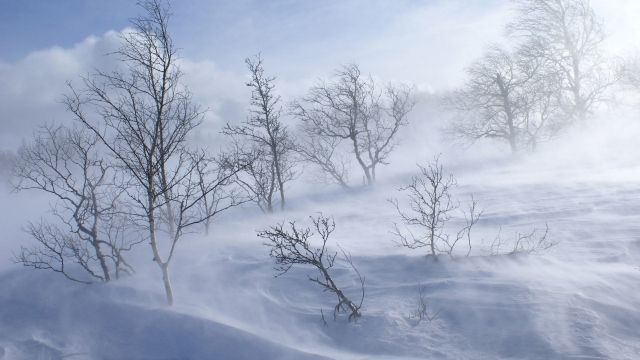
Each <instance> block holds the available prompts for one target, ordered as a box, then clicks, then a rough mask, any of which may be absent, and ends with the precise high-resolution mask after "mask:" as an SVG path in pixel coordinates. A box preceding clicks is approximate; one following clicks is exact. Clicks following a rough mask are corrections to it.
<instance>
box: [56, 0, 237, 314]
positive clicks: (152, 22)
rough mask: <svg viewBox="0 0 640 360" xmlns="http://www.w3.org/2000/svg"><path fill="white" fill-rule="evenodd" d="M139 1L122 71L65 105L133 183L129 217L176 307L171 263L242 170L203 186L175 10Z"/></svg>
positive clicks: (97, 78)
mask: <svg viewBox="0 0 640 360" xmlns="http://www.w3.org/2000/svg"><path fill="white" fill-rule="evenodd" d="M139 4H140V6H141V7H142V9H143V10H144V15H142V16H140V17H137V18H135V19H133V20H132V22H131V24H132V27H133V30H131V31H128V32H125V33H123V35H122V46H121V48H120V49H119V50H118V51H117V52H116V53H115V55H116V56H117V57H118V58H119V59H120V60H121V62H122V68H123V69H122V70H116V71H113V72H109V73H106V72H101V71H98V72H97V73H96V74H95V75H93V76H90V77H86V78H84V89H83V90H82V91H77V90H75V89H74V88H73V87H71V94H70V95H69V96H67V98H66V105H67V107H68V110H69V111H70V112H71V113H72V114H74V115H75V117H76V119H77V120H78V121H80V122H81V123H82V124H84V125H85V126H86V127H87V128H88V129H90V130H91V131H92V132H93V133H94V134H96V136H98V138H99V139H100V140H101V143H102V144H103V146H104V147H105V148H106V149H107V150H108V151H109V153H110V155H111V156H112V157H113V159H114V161H115V163H116V164H117V165H118V166H119V167H120V168H122V169H123V171H124V172H125V173H126V174H127V175H128V177H129V178H130V179H129V180H128V182H127V185H128V186H127V187H126V192H127V195H128V197H129V200H130V202H131V203H132V212H131V214H130V216H131V217H132V219H133V221H134V222H135V223H136V224H137V225H138V226H140V227H141V228H143V229H145V231H146V232H147V240H148V241H149V244H150V246H151V251H152V254H153V261H154V262H155V263H156V264H157V265H158V267H159V268H160V270H161V271H162V278H163V283H164V289H165V293H166V297H167V302H168V303H169V304H170V305H171V304H173V291H172V287H171V281H170V277H169V265H170V264H171V260H172V259H173V256H174V255H175V250H176V245H177V244H178V243H179V242H180V239H181V238H182V235H183V234H184V233H185V231H187V230H188V229H189V228H191V227H192V226H194V225H197V224H202V223H203V222H205V221H206V220H207V219H209V218H211V217H212V216H213V213H211V212H209V213H207V212H205V213H203V212H202V211H201V208H200V205H201V204H202V203H203V202H204V199H205V198H206V197H207V196H210V194H212V193H214V192H215V191H216V190H217V189H219V188H220V187H221V186H225V184H226V183H227V181H228V180H229V179H230V178H232V177H233V176H235V174H236V173H237V171H239V167H233V168H231V169H228V170H227V171H226V172H225V174H224V175H223V176H220V177H217V178H216V179H215V180H213V181H211V182H207V183H206V184H205V186H204V187H203V186H202V182H201V181H200V178H199V175H198V174H199V173H200V172H204V173H206V172H207V170H206V169H203V168H202V166H204V165H203V164H204V163H205V161H206V157H205V156H204V155H203V154H199V153H198V152H197V151H194V150H192V149H190V148H189V147H188V146H187V140H188V136H189V134H190V133H191V132H192V131H193V130H194V129H195V128H196V127H197V126H198V125H199V124H200V123H201V121H202V115H203V112H202V111H201V110H200V108H199V107H198V106H197V105H195V104H194V103H193V102H192V99H191V94H190V92H189V91H188V90H187V89H186V88H185V87H184V86H183V85H182V84H181V76H182V73H181V71H180V69H179V67H178V66H177V64H176V60H177V59H176V56H177V53H176V51H177V50H176V47H175V45H174V43H173V40H172V37H171V35H170V33H169V29H168V24H169V19H170V15H171V14H170V11H169V7H168V5H167V4H165V3H164V2H162V1H161V0H146V1H142V2H140V3H139ZM163 248H164V249H163Z"/></svg>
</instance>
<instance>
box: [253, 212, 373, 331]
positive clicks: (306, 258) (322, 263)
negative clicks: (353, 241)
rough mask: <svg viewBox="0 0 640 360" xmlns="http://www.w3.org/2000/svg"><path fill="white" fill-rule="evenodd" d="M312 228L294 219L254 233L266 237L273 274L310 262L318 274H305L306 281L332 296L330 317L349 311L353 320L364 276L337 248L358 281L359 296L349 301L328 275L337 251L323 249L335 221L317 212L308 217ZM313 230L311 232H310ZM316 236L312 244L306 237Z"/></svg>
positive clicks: (359, 306)
mask: <svg viewBox="0 0 640 360" xmlns="http://www.w3.org/2000/svg"><path fill="white" fill-rule="evenodd" d="M310 219H311V222H312V223H313V229H312V228H309V227H299V226H298V225H296V223H295V222H293V221H292V222H289V228H288V229H286V228H285V226H284V224H278V225H276V226H272V227H270V228H268V229H266V230H263V231H260V232H259V233H258V236H259V237H261V238H263V239H267V242H266V243H265V245H266V246H267V247H269V248H270V252H269V255H270V256H271V257H272V258H274V260H275V263H276V265H275V270H276V271H278V273H277V274H276V276H280V275H283V274H285V273H287V272H288V271H289V270H290V269H291V268H292V267H293V266H294V265H311V266H313V267H315V268H316V270H317V271H318V274H317V275H316V276H315V277H314V276H308V278H309V280H310V281H312V282H314V283H316V284H318V285H320V286H321V287H322V289H323V291H327V292H330V293H332V294H334V295H335V296H336V298H337V299H336V300H337V304H336V305H335V307H334V309H333V317H334V319H335V318H336V317H337V315H338V314H339V313H341V312H344V313H348V314H349V321H351V320H356V319H357V318H359V317H360V316H361V315H362V313H361V311H360V309H361V308H362V303H363V301H364V295H365V288H364V280H365V279H364V277H363V276H362V275H361V274H360V272H359V271H358V269H357V268H356V267H355V265H354V264H353V261H352V259H351V256H350V255H349V254H347V253H346V252H345V251H344V250H342V249H340V250H341V252H342V255H343V257H344V260H345V261H346V263H347V264H348V265H349V267H350V268H351V269H352V270H353V271H354V272H355V274H356V276H357V277H358V280H359V282H360V290H361V297H360V301H359V302H358V303H356V302H354V301H352V300H351V299H350V298H348V297H347V295H346V294H345V293H344V292H343V291H342V289H341V288H339V287H338V285H337V284H336V283H335V281H334V279H333V278H332V276H331V269H332V268H333V266H334V265H335V261H336V257H337V255H338V252H337V251H331V250H329V249H327V242H328V240H329V237H330V236H331V234H332V233H333V231H334V230H335V222H334V221H333V219H332V218H328V217H324V216H322V215H318V216H317V217H310ZM314 231H315V233H314ZM316 234H317V235H318V236H319V237H320V244H319V246H318V247H316V246H313V245H312V244H311V242H310V240H311V239H312V238H313V237H314V236H315V235H316Z"/></svg>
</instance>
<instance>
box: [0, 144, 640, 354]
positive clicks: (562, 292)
mask: <svg viewBox="0 0 640 360" xmlns="http://www.w3.org/2000/svg"><path fill="white" fill-rule="evenodd" d="M536 159H538V160H536ZM540 159H542V160H540ZM425 160H427V159H425ZM544 162H545V160H544V156H542V157H538V158H531V159H529V160H526V161H524V162H516V161H506V162H505V161H503V162H500V163H494V164H489V163H486V162H485V163H484V164H482V165H481V166H471V165H470V164H469V163H468V164H464V163H463V162H459V163H458V165H457V166H456V167H455V168H454V169H452V170H453V171H454V172H455V173H456V175H457V177H458V182H459V184H460V188H459V189H458V192H457V193H456V195H457V196H458V198H459V199H460V200H461V201H462V202H463V203H464V201H466V199H468V198H469V196H470V194H472V193H473V194H474V196H475V198H476V199H477V200H478V201H479V202H480V206H481V207H482V208H483V209H484V216H483V218H482V220H481V221H480V223H479V224H478V226H477V229H476V230H475V233H474V235H475V236H474V239H475V240H474V243H473V251H472V256H471V257H469V258H467V257H464V256H463V254H464V253H466V249H461V250H463V251H462V252H461V253H460V254H459V256H458V257H456V258H454V259H448V258H446V256H442V257H441V258H440V261H438V262H434V261H432V260H431V259H429V258H427V257H425V256H424V255H425V254H426V249H425V250H424V251H421V250H414V251H413V250H408V249H404V248H399V247H397V246H395V244H394V242H393V235H392V234H390V230H391V226H392V222H393V221H397V216H396V213H395V209H394V208H393V206H392V205H391V204H389V202H388V199H389V198H392V197H399V196H401V194H399V193H398V192H397V191H396V189H397V187H398V186H399V185H401V184H403V183H404V182H406V179H407V178H408V176H410V175H411V174H410V173H406V174H404V175H403V176H398V177H397V178H394V179H389V180H388V181H386V183H383V184H380V185H379V186H378V187H377V189H376V190H375V191H361V192H358V193H355V194H348V195H347V194H345V193H343V192H341V191H337V190H336V191H335V192H331V193H329V192H327V191H324V192H323V191H318V192H317V193H315V194H312V195H311V196H304V197H302V196H297V197H295V198H292V200H291V201H290V206H291V210H290V211H289V212H286V213H278V214H274V215H273V216H263V215H262V214H259V213H258V212H257V211H255V210H253V209H251V208H244V209H237V210H234V212H232V213H229V214H228V215H225V216H224V217H223V218H221V219H220V220H219V221H218V222H216V224H215V227H214V230H213V232H212V234H211V235H210V236H208V237H201V236H195V235H194V236H193V237H191V238H189V239H186V240H185V241H184V242H183V243H182V244H181V245H180V246H181V247H180V248H179V249H178V252H177V257H176V259H175V264H174V266H173V269H172V275H173V282H174V286H175V289H174V291H175V297H176V305H175V306H174V307H172V308H168V307H167V306H166V305H165V304H164V298H163V292H162V287H161V282H160V274H159V273H158V272H157V268H156V267H155V266H154V264H153V263H152V262H151V259H150V256H149V253H148V249H147V248H146V247H145V246H143V247H140V248H139V249H138V253H136V254H135V261H134V262H135V263H136V264H137V267H136V269H137V271H138V273H137V274H136V275H135V276H133V277H129V278H126V279H123V280H120V281H117V282H113V283H111V284H108V285H91V286H84V285H81V284H75V283H71V282H69V281H66V280H65V279H64V278H63V277H62V276H59V275H58V274H53V273H49V272H45V271H35V270H28V269H22V268H19V267H18V266H17V265H12V264H10V263H8V262H6V260H5V259H3V261H5V263H3V264H2V267H1V269H2V271H1V272H0V290H1V291H0V359H3V360H4V359H11V360H13V359H435V358H438V359H440V358H442V359H572V358H575V359H638V358H640V311H638V309H640V186H638V184H639V182H640V169H639V168H638V167H637V166H636V167H634V166H631V165H629V164H622V165H620V164H613V165H611V164H609V165H611V166H609V167H603V166H594V165H593V164H590V163H588V162H583V163H580V164H575V162H571V161H568V162H565V163H564V165H562V166H554V167H551V168H549V167H548V166H544V165H545V164H544ZM568 164H572V165H573V166H569V165H568ZM614 165H615V166H614ZM542 168H544V169H546V170H544V171H541V170H540V169H542ZM298 194H300V192H298ZM2 196H3V201H5V200H7V201H14V202H16V209H22V210H21V211H23V212H24V211H26V209H28V208H30V207H31V208H33V207H35V206H38V205H36V202H35V200H31V201H30V202H29V201H28V202H24V201H25V199H22V198H20V196H21V195H8V194H3V195H2ZM18 202H20V203H21V204H22V205H20V206H21V207H20V206H18ZM45 204H46V203H45ZM320 211H321V212H323V213H324V214H325V215H332V216H333V217H334V218H335V222H336V231H335V233H334V235H333V237H332V240H331V241H333V243H332V245H333V247H334V248H335V246H336V245H337V244H340V245H341V246H342V247H343V248H344V249H345V250H347V251H349V252H350V253H352V255H353V261H354V263H355V265H356V266H358V267H359V269H360V271H361V272H362V273H363V275H364V276H365V277H366V298H365V301H364V306H363V316H362V318H360V319H359V320H358V321H357V322H356V323H349V322H347V320H346V317H344V316H342V317H338V319H337V320H333V318H332V316H331V314H332V308H333V305H335V303H334V299H333V298H332V297H331V295H330V294H327V293H323V292H322V291H321V290H320V289H319V288H318V286H317V285H316V284H313V283H311V282H310V281H308V280H307V275H314V274H315V273H314V270H313V269H311V268H305V267H298V268H294V269H292V271H290V272H289V273H287V274H285V275H283V276H281V277H278V278H274V276H273V275H274V271H273V269H272V266H273V263H272V260H271V259H270V258H269V257H268V253H267V249H266V248H265V247H264V246H263V245H262V243H261V240H260V239H258V238H257V237H256V230H260V229H262V228H264V227H266V226H268V225H271V224H275V223H277V222H280V221H283V220H290V219H297V220H299V221H301V222H303V221H305V218H306V216H308V215H314V214H316V213H317V212H320ZM18 212H20V211H18ZM33 213H34V214H35V213H38V214H39V213H40V211H39V210H38V211H33ZM32 216H33V215H32ZM26 218H28V217H26ZM16 219H17V220H16ZM22 220H23V217H21V215H15V216H14V217H13V218H12V220H7V219H4V220H2V223H0V226H2V228H3V229H6V231H3V239H2V240H3V241H2V247H1V249H2V251H3V252H4V254H7V256H5V258H9V257H10V252H11V251H12V250H16V248H17V247H18V246H19V245H16V244H19V243H16V241H12V239H11V238H10V237H14V236H22V237H24V235H18V233H19V226H20V222H21V221H22ZM545 223H547V224H548V225H549V229H550V233H549V236H550V238H551V239H553V240H554V241H558V242H559V243H558V245H557V246H555V247H553V248H552V249H550V250H548V251H545V252H543V253H541V254H535V255H528V256H525V255H516V256H510V255H503V256H489V245H490V243H491V242H492V240H493V239H494V238H495V236H496V235H497V233H498V229H499V228H500V227H501V228H502V229H501V232H500V233H501V236H502V237H503V238H504V239H506V240H508V239H509V238H510V237H513V236H514V234H515V233H516V232H517V231H521V232H526V231H528V230H531V229H532V228H534V227H538V228H541V227H544V224H545ZM454 225H455V224H454ZM334 270H335V280H336V282H337V283H338V284H339V285H341V286H342V287H343V288H344V290H345V291H346V292H347V293H348V294H349V295H352V296H353V297H354V298H357V296H358V290H359V289H358V283H357V278H355V276H353V274H352V273H351V272H350V271H349V270H348V267H347V266H346V264H345V263H344V262H341V263H339V264H337V265H336V268H335V269H334ZM420 288H422V289H423V295H424V299H425V300H426V301H427V305H428V312H429V314H430V315H435V318H434V319H433V320H431V321H428V320H424V321H421V322H418V321H417V319H416V318H415V316H413V315H412V314H413V313H414V312H415V311H416V309H417V307H418V306H417V303H418V299H419V289H420ZM321 309H322V312H323V313H324V314H325V318H326V321H327V323H326V325H325V324H324V323H323V321H322V318H321Z"/></svg>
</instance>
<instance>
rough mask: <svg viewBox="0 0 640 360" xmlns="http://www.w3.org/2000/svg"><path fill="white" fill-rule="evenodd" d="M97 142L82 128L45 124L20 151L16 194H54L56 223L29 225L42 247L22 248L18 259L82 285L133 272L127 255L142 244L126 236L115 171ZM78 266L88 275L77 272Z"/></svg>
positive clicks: (15, 169)
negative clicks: (138, 244) (36, 191)
mask: <svg viewBox="0 0 640 360" xmlns="http://www.w3.org/2000/svg"><path fill="white" fill-rule="evenodd" d="M97 148H98V139H97V137H96V136H95V135H93V134H91V133H89V132H87V131H83V130H81V129H77V128H74V129H69V128H63V127H52V126H44V127H42V128H41V129H40V130H39V131H38V132H37V133H36V134H35V138H34V141H33V143H32V144H30V145H26V146H23V147H22V148H21V149H20V151H19V157H18V161H17V163H16V165H15V168H14V179H15V188H16V189H17V190H38V191H41V192H44V193H47V194H49V195H51V196H52V197H53V198H55V200H56V202H55V205H54V207H53V208H52V211H53V215H54V219H57V221H55V222H45V221H42V222H40V223H30V224H29V226H28V228H27V231H28V232H29V234H30V235H31V236H32V237H33V238H34V239H35V240H36V241H37V243H38V244H37V246H35V247H32V248H26V247H23V248H22V249H21V251H20V254H19V255H17V258H16V260H17V261H18V262H20V263H22V264H23V265H25V266H31V267H34V268H39V269H49V270H53V271H56V272H60V273H62V274H63V275H65V276H66V277H67V278H69V279H72V280H76V281H80V282H91V281H95V280H98V281H110V280H111V279H112V278H113V277H116V278H117V277H118V276H119V275H120V273H121V272H131V271H132V268H131V267H130V266H129V264H128V263H127V262H126V261H125V259H124V257H123V252H125V251H128V250H130V249H131V248H132V246H133V245H135V244H136V243H138V242H140V241H131V239H129V238H126V237H124V233H123V231H124V228H125V226H126V223H124V222H123V219H124V217H123V216H122V214H121V213H120V211H121V209H119V206H120V199H119V194H120V191H118V189H117V188H116V187H115V186H114V182H113V181H114V178H115V170H114V168H113V167H112V166H110V165H109V164H108V163H107V162H106V161H105V160H103V159H102V158H101V157H100V155H99V152H98V149H97ZM74 267H75V268H79V269H81V270H83V272H84V273H85V274H86V275H88V276H83V277H79V276H77V275H75V274H74V270H75V269H74Z"/></svg>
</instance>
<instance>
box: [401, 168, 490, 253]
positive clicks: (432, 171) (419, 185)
mask: <svg viewBox="0 0 640 360" xmlns="http://www.w3.org/2000/svg"><path fill="white" fill-rule="evenodd" d="M418 168H419V169H420V174H419V175H416V176H413V177H412V179H411V183H410V184H409V185H407V186H405V187H403V188H400V191H404V192H406V193H407V205H408V210H405V209H404V208H403V206H402V205H401V204H400V203H399V202H398V200H391V203H392V204H393V205H394V206H395V207H396V210H397V211H398V214H399V216H400V219H401V220H402V223H403V224H404V226H405V228H404V229H401V228H400V226H399V225H398V224H394V231H393V234H394V235H396V237H397V239H398V243H399V244H400V245H401V246H405V247H408V248H410V249H419V248H423V247H427V248H429V255H431V256H433V257H434V258H435V259H437V256H438V253H439V252H444V253H446V254H448V255H449V256H453V250H454V248H455V246H456V244H458V242H459V241H460V240H462V239H463V238H464V237H465V236H466V237H467V240H468V242H469V251H468V252H467V255H469V254H470V252H471V235H470V234H471V230H472V228H473V226H474V225H475V224H476V223H477V222H478V220H479V219H480V216H481V212H480V211H479V210H478V209H477V202H476V201H475V200H473V199H472V204H471V206H470V207H469V212H468V213H465V218H466V225H465V226H464V227H463V228H462V229H461V230H459V231H458V232H457V233H456V235H455V236H451V235H450V234H449V233H448V232H447V231H446V229H445V227H446V225H447V223H448V222H449V221H450V220H451V218H452V216H453V212H454V211H455V210H457V209H458V204H457V203H456V202H454V200H453V199H452V194H451V191H452V190H453V188H455V187H456V185H457V182H456V179H455V178H454V177H453V175H451V174H449V175H447V174H446V173H445V171H444V169H443V167H442V164H441V163H440V161H439V159H438V158H437V157H436V158H435V159H434V160H433V161H432V162H430V163H429V164H427V166H426V167H423V166H420V165H418Z"/></svg>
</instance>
